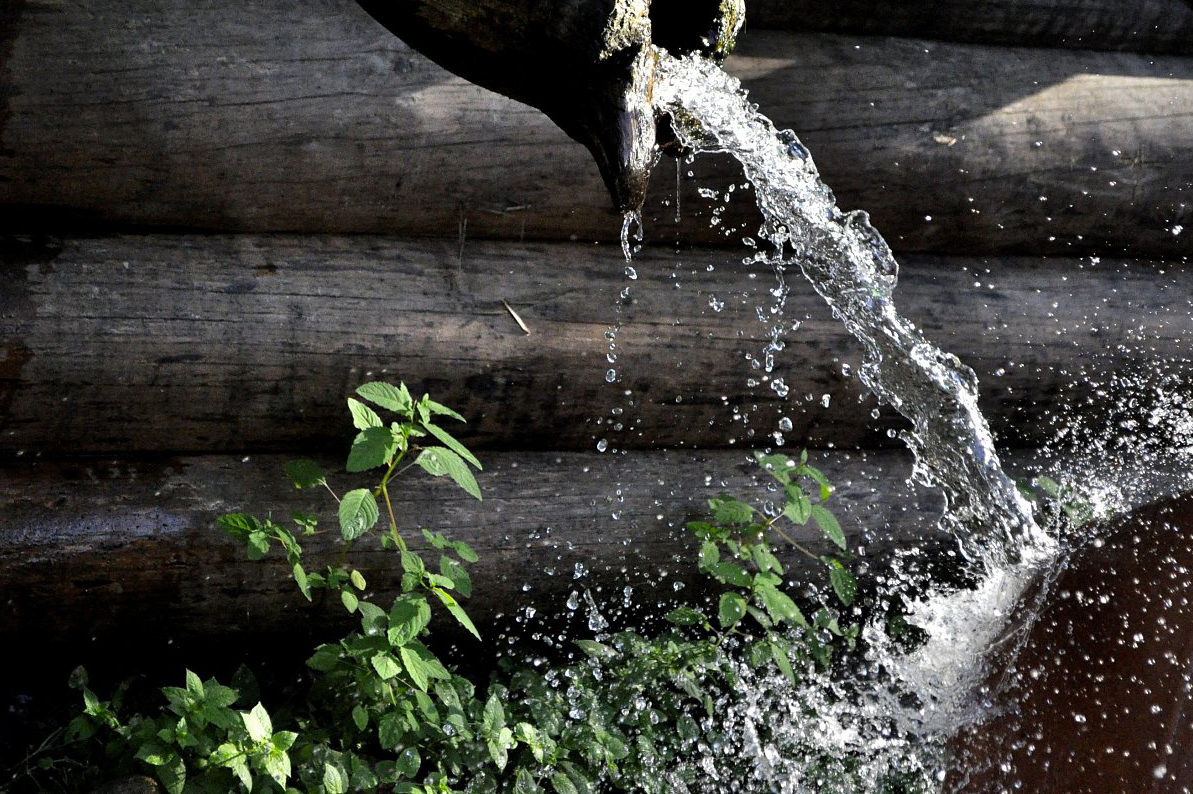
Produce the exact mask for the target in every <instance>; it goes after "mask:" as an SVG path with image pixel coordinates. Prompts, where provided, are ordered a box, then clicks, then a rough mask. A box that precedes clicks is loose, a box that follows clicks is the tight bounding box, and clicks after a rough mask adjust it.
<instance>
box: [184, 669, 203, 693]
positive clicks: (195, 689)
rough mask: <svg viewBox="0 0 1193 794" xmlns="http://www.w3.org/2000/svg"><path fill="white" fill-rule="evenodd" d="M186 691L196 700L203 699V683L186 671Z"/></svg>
mask: <svg viewBox="0 0 1193 794" xmlns="http://www.w3.org/2000/svg"><path fill="white" fill-rule="evenodd" d="M186 691H187V692H189V693H190V694H191V696H193V697H194V698H195V699H196V700H202V699H203V681H202V679H200V678H199V676H197V675H195V674H194V673H192V672H191V671H190V670H187V671H186Z"/></svg>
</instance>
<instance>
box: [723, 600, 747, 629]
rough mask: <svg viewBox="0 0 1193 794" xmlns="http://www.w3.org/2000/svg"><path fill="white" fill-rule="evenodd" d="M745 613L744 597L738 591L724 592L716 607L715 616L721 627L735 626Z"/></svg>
mask: <svg viewBox="0 0 1193 794" xmlns="http://www.w3.org/2000/svg"><path fill="white" fill-rule="evenodd" d="M745 614H746V599H744V598H742V597H741V595H740V594H738V593H724V594H723V595H722V596H721V602H720V604H719V605H718V607H717V618H718V619H719V620H720V621H721V626H722V627H723V628H730V627H732V626H736V625H737V624H738V623H739V622H740V621H741V619H742V618H743V617H745Z"/></svg>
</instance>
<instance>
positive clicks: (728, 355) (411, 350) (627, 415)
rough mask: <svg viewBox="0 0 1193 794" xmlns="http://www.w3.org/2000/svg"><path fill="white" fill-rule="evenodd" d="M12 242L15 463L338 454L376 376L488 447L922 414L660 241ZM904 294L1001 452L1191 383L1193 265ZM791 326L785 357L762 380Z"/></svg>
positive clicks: (956, 281) (745, 274)
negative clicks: (78, 457) (628, 256)
mask: <svg viewBox="0 0 1193 794" xmlns="http://www.w3.org/2000/svg"><path fill="white" fill-rule="evenodd" d="M0 250H2V252H3V254H2V257H0V258H2V260H3V265H0V275H2V277H3V279H4V282H5V287H4V289H3V290H2V291H0V455H2V456H8V457H10V458H11V457H13V456H18V455H24V456H27V457H34V456H42V455H51V456H52V455H62V454H82V453H90V454H100V453H111V454H127V453H135V452H154V453H165V454H179V453H183V452H221V451H222V452H229V451H236V450H248V451H253V452H262V451H268V450H277V451H282V450H286V451H291V450H296V451H300V452H301V451H311V450H312V449H315V448H322V449H335V450H339V449H341V448H342V445H343V444H344V442H345V439H347V438H349V437H350V434H351V433H352V429H351V426H350V424H349V422H348V415H347V411H346V410H344V402H343V400H344V398H345V397H346V396H347V395H349V394H350V393H351V392H352V390H353V389H354V388H355V387H356V386H357V385H359V384H360V383H362V382H365V381H367V380H370V379H378V378H388V379H392V380H399V379H400V380H405V381H406V382H407V383H409V384H410V385H411V387H412V388H414V389H416V390H418V391H420V392H421V391H428V392H431V393H432V394H433V395H434V396H435V397H436V398H437V399H439V400H441V401H443V402H445V403H447V404H450V405H453V406H455V407H456V408H457V409H459V410H460V411H461V412H462V413H463V414H464V415H465V416H467V417H468V419H469V425H468V426H467V427H466V428H463V429H462V430H461V436H462V437H463V438H465V439H466V440H467V441H468V442H469V443H471V444H475V445H477V446H478V447H486V448H492V447H498V448H507V449H508V448H519V449H528V448H538V449H556V450H568V449H570V450H591V449H593V448H594V446H595V445H596V444H597V442H598V441H599V440H602V439H604V440H605V441H606V442H607V443H608V444H609V445H610V446H611V447H613V448H615V449H619V448H671V447H680V446H687V447H701V448H716V447H729V446H735V445H736V446H741V445H745V444H750V443H752V441H758V440H760V439H764V438H768V437H769V436H770V434H771V433H773V432H775V431H776V430H777V429H778V427H779V422H780V419H781V418H782V417H786V418H787V419H789V420H790V422H791V425H792V427H791V429H790V430H789V431H787V432H786V433H785V434H784V435H785V437H786V440H787V442H788V443H791V444H799V445H809V446H826V445H837V446H868V447H871V446H890V445H894V444H897V443H898V442H897V441H894V440H892V438H891V437H889V436H891V435H893V433H894V431H895V430H896V429H899V428H901V427H903V426H904V423H903V421H902V420H901V419H900V418H898V417H897V416H896V415H895V414H894V413H893V412H891V411H889V410H885V409H884V410H883V411H881V412H879V414H878V416H877V417H876V418H871V411H873V410H874V409H875V407H876V406H875V402H874V400H873V399H872V398H870V399H867V398H866V397H865V396H864V394H865V393H864V390H863V389H862V387H861V385H860V383H859V382H858V380H857V378H856V377H855V375H854V374H853V373H856V372H857V371H858V363H859V347H858V345H857V344H856V343H855V342H854V341H853V340H852V338H851V337H849V335H848V334H847V333H846V332H845V330H844V327H843V326H842V325H841V323H839V322H838V321H836V320H834V319H833V318H832V317H831V316H830V314H829V312H828V311H827V309H826V308H825V307H824V306H823V304H822V301H821V300H820V299H819V298H818V297H816V296H815V295H814V294H813V293H812V292H811V289H810V288H809V287H808V286H807V285H806V284H805V282H804V281H803V279H802V277H801V276H799V275H798V274H794V273H792V274H788V276H787V280H788V282H789V284H790V287H791V294H790V296H789V298H788V300H787V304H786V306H785V309H784V312H783V315H782V318H781V319H779V318H776V317H775V316H772V315H771V314H770V308H771V307H772V306H773V305H775V303H776V300H775V298H774V297H772V295H771V294H770V292H769V290H770V289H772V288H773V287H774V286H775V283H776V282H775V276H774V274H773V273H772V271H771V269H770V268H769V266H766V265H745V264H742V263H741V262H740V261H739V260H738V259H737V257H736V255H734V254H731V253H728V252H724V251H717V250H704V251H699V250H693V251H686V252H681V253H675V252H673V251H669V250H663V251H660V250H658V249H647V250H645V251H643V252H642V253H641V254H640V255H639V256H638V258H637V259H636V260H635V261H634V267H635V268H636V273H637V275H638V278H637V279H636V280H631V279H629V278H627V277H626V275H624V274H623V270H624V267H625V263H624V261H623V260H621V254H620V251H618V250H615V249H614V248H613V247H609V246H603V247H602V246H582V245H566V244H551V245H548V244H528V245H516V244H509V243H478V242H473V241H469V242H466V243H465V244H464V245H463V246H461V245H459V244H457V243H454V242H453V243H439V242H427V241H395V240H390V239H386V238H374V237H338V238H335V237H313V236H312V237H287V236H277V237H272V236H267V237H252V236H231V237H226V236H170V235H155V236H125V237H112V238H102V239H71V240H66V241H62V242H59V243H47V242H45V241H40V242H39V241H34V240H24V241H22V240H19V239H15V238H12V239H10V240H9V241H8V245H7V247H4V248H2V249H0ZM901 282H902V283H901V285H900V287H899V289H898V291H897V293H896V295H897V298H898V303H899V305H900V306H901V307H902V309H903V311H904V313H905V314H906V315H907V316H908V317H909V318H910V319H911V320H912V321H914V322H916V323H917V324H918V325H919V326H920V327H921V328H922V329H923V330H924V332H925V334H926V335H927V336H928V338H929V339H931V340H933V341H935V342H936V343H937V344H939V345H940V346H941V347H943V348H944V349H946V350H949V351H951V352H954V353H956V354H957V355H958V356H960V357H961V359H962V360H963V361H965V362H966V363H968V364H969V365H971V366H972V367H974V368H975V370H976V371H977V372H978V374H979V376H980V377H981V378H982V381H983V383H982V395H983V402H982V406H983V408H984V410H985V411H986V413H987V415H988V416H989V418H990V419H991V421H992V423H993V427H994V429H995V430H996V432H997V433H999V434H1000V436H1001V439H1002V442H1003V443H1004V444H1008V445H1013V446H1035V445H1038V444H1041V443H1045V442H1047V441H1049V440H1050V439H1052V438H1053V436H1054V435H1055V434H1056V433H1057V431H1058V429H1060V428H1064V427H1070V426H1072V425H1073V424H1074V422H1075V421H1076V419H1077V418H1078V417H1079V416H1084V417H1086V418H1087V419H1090V418H1092V419H1094V420H1095V421H1096V422H1101V421H1102V420H1103V418H1104V417H1105V415H1106V414H1107V412H1110V411H1117V410H1119V409H1120V407H1122V410H1127V411H1133V412H1136V413H1140V414H1142V413H1146V412H1147V411H1149V410H1150V408H1149V407H1147V406H1148V405H1150V403H1148V402H1147V400H1144V403H1146V404H1147V405H1144V406H1143V407H1123V406H1128V405H1129V406H1138V402H1137V400H1138V396H1137V394H1135V393H1128V391H1129V390H1128V388H1127V387H1126V386H1124V385H1123V384H1131V386H1132V388H1134V389H1135V390H1136V391H1138V392H1139V393H1140V394H1142V393H1143V386H1144V385H1145V381H1146V380H1147V378H1146V377H1145V375H1146V374H1147V373H1154V374H1155V375H1156V377H1168V378H1173V377H1177V376H1179V375H1180V374H1181V373H1182V372H1186V373H1187V372H1188V340H1189V339H1190V338H1193V337H1191V335H1193V318H1191V317H1190V315H1189V311H1188V304H1187V300H1188V295H1189V294H1193V274H1191V273H1190V272H1189V271H1188V270H1186V269H1182V268H1166V267H1165V266H1162V265H1149V264H1144V263H1138V262H1127V261H1121V262H1120V261H1109V260H1103V261H1101V262H1100V263H1097V264H1094V263H1091V262H1089V261H1079V260H1061V259H1057V260H1046V259H1023V258H1006V259H993V258H991V259H974V258H970V259H963V258H933V257H908V258H907V259H906V261H905V266H904V269H903V274H902V278H901ZM623 290H625V291H626V292H625V296H624V297H622V295H621V293H622V291H623ZM503 301H504V302H505V303H508V305H509V307H510V308H511V309H513V311H514V312H516V313H517V315H518V317H519V318H520V319H521V320H522V321H523V322H524V323H525V324H526V326H527V328H528V329H529V330H530V331H531V333H530V334H529V335H527V334H525V333H523V331H522V330H521V329H520V327H519V325H518V323H517V321H516V320H515V318H514V317H513V316H512V315H511V313H510V311H508V310H507V309H506V306H505V303H503ZM718 308H719V309H720V310H719V311H718V310H717V309H718ZM760 315H761V317H762V318H763V319H764V320H765V322H760V321H759V316H760ZM797 322H798V323H799V324H800V327H799V329H798V330H797V331H790V330H789V329H790V328H791V326H792V325H793V324H794V323H797ZM618 324H620V329H619V330H617V332H616V335H615V340H614V341H615V345H616V346H615V348H614V350H613V353H614V354H615V355H616V357H617V359H616V361H615V363H613V364H610V363H609V361H608V360H607V356H608V355H609V353H610V342H609V340H608V339H607V338H606V333H607V332H610V331H612V330H613V329H614V328H615V326H616V325H618ZM776 324H779V325H781V326H783V327H784V328H787V329H788V331H787V332H786V333H784V335H783V338H784V339H785V340H786V343H787V344H786V347H785V349H784V350H782V351H780V352H778V353H776V354H775V358H774V362H775V363H774V371H773V372H772V373H770V374H768V373H766V372H765V369H764V368H763V367H761V366H760V362H762V361H764V360H765V353H764V351H765V348H766V347H767V345H768V343H769V340H770V336H769V332H770V329H771V328H772V326H774V325H776ZM610 369H613V370H615V373H616V375H615V382H614V383H609V382H607V380H606V378H607V373H608V370H610ZM847 373H848V374H847ZM771 378H781V379H783V381H784V385H786V386H787V387H788V388H789V389H790V393H789V394H788V395H787V397H786V398H780V397H779V395H778V393H777V391H776V390H775V389H774V388H773V386H774V384H773V383H772V381H771V380H770V379H771ZM779 390H780V391H781V390H782V389H779ZM1168 391H1169V392H1171V391H1172V389H1168ZM1178 391H1179V388H1178ZM1157 394H1159V393H1158V392H1157ZM1131 400H1136V402H1131Z"/></svg>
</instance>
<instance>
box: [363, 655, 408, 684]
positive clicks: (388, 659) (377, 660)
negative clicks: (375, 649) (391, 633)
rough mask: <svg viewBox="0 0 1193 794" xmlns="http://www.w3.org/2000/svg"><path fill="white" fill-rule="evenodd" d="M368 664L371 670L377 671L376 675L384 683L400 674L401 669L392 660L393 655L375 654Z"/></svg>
mask: <svg viewBox="0 0 1193 794" xmlns="http://www.w3.org/2000/svg"><path fill="white" fill-rule="evenodd" d="M369 664H371V665H373V669H374V670H376V671H377V675H379V676H381V678H382V679H383V680H385V681H388V680H389V679H391V678H393V677H394V676H396V675H398V674H399V673H401V672H402V668H401V667H399V666H398V662H397V660H396V659H394V657H393V654H390V653H385V652H381V653H377V654H374V655H373V657H372V658H371V659H369Z"/></svg>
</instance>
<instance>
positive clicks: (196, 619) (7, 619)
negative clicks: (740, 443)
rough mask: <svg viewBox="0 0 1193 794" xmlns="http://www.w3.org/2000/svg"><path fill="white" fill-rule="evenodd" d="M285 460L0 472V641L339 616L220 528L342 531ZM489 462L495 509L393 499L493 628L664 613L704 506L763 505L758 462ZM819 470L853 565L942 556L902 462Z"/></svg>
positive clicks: (410, 495) (687, 563)
mask: <svg viewBox="0 0 1193 794" xmlns="http://www.w3.org/2000/svg"><path fill="white" fill-rule="evenodd" d="M819 457H820V456H817V459H819ZM284 460H285V458H281V457H269V456H253V457H249V458H243V459H242V458H240V457H218V456H206V457H198V458H174V459H168V460H159V461H156V462H153V461H142V462H135V461H129V460H105V459H92V460H84V461H73V462H59V463H50V462H38V463H29V464H25V465H6V466H4V467H0V506H2V507H3V510H2V511H0V516H2V518H0V570H3V571H4V576H3V577H0V603H3V604H5V605H6V608H5V609H4V610H2V611H0V636H5V637H6V638H8V639H10V640H11V639H12V638H14V637H15V636H18V635H20V636H26V637H32V636H38V637H56V638H58V639H63V638H66V637H75V638H96V639H97V640H102V639H103V638H104V637H105V636H108V635H112V634H120V633H122V632H125V633H126V632H127V631H128V629H129V628H130V627H133V626H135V627H136V631H137V632H141V633H144V634H145V635H146V636H155V637H166V636H176V637H181V636H185V635H194V634H219V633H223V632H225V631H227V632H244V633H249V632H254V633H255V632H263V633H269V632H281V631H286V630H293V629H296V628H299V627H301V625H302V622H303V621H304V620H307V619H310V618H311V617H313V616H319V617H320V619H323V620H325V619H326V618H327V617H329V616H336V615H339V614H340V613H341V612H342V609H341V608H340V607H339V606H338V604H337V605H322V604H316V605H308V604H307V603H306V602H305V601H304V600H303V599H302V597H301V595H299V594H298V593H297V592H296V591H295V588H294V585H293V582H292V580H291V579H290V570H289V567H288V566H287V565H286V564H285V561H284V559H279V560H275V562H274V563H272V564H271V563H262V562H250V561H248V560H247V559H246V558H245V555H244V549H243V548H242V547H240V546H239V544H237V543H235V542H234V541H232V540H230V539H228V538H226V537H225V536H224V535H223V533H222V532H221V531H219V530H218V529H217V528H216V527H215V525H214V521H215V518H216V517H217V516H218V515H219V514H221V513H223V512H229V511H244V512H250V513H256V514H258V515H265V514H267V513H269V512H272V514H273V516H274V517H275V519H281V518H285V517H287V516H289V515H290V513H291V511H292V510H303V511H313V512H318V513H319V514H321V515H323V516H324V517H325V520H326V521H330V522H331V526H332V527H334V526H335V518H334V502H332V501H331V497H330V496H329V495H328V494H327V493H325V492H324V491H322V490H319V491H318V492H312V491H301V492H300V491H296V490H295V489H294V488H293V487H292V486H291V485H289V483H288V482H287V481H286V480H285V477H284V475H283V474H282V472H281V465H282V462H283V461H284ZM482 462H483V463H485V464H486V465H485V471H484V472H482V473H481V474H479V475H478V480H479V482H480V485H481V488H482V489H483V492H484V495H485V500H484V501H483V502H476V501H475V500H473V499H472V498H471V497H469V496H467V495H465V494H464V493H463V492H462V491H460V490H459V489H457V488H455V486H453V485H451V484H449V483H446V482H445V481H439V480H432V479H431V478H429V477H426V476H423V475H421V473H418V474H412V475H411V476H410V477H409V478H406V479H403V480H402V482H404V483H409V485H408V486H407V485H403V486H402V487H399V488H395V489H394V492H393V496H395V497H396V500H395V502H394V510H395V514H396V516H397V519H398V521H399V523H400V525H401V528H402V532H403V533H404V535H405V537H406V538H407V539H408V540H409V541H410V542H411V544H412V546H414V547H417V548H423V547H424V546H425V544H424V543H423V541H422V538H421V537H420V536H419V533H418V528H419V527H427V528H431V529H437V530H440V531H443V532H445V533H446V534H448V535H449V536H450V537H452V538H453V539H456V540H464V541H466V542H468V543H469V544H471V545H472V546H473V547H474V548H475V549H476V551H477V553H478V554H479V555H480V558H481V561H480V562H479V563H478V564H477V565H476V566H475V567H474V568H473V583H474V590H475V592H476V593H477V594H478V595H477V596H476V597H475V599H474V601H473V605H472V606H470V608H469V609H470V612H472V613H474V616H475V617H476V618H477V619H478V620H480V621H482V622H489V621H491V620H493V619H494V618H495V617H496V616H498V615H500V614H502V613H504V614H505V615H507V616H513V615H514V614H515V613H517V612H519V610H521V609H522V607H524V606H535V605H537V606H538V608H539V609H540V610H542V611H543V612H544V613H548V612H549V613H552V614H553V615H555V616H556V617H557V616H558V615H559V614H562V613H563V612H564V606H563V602H564V600H565V599H566V598H567V596H568V594H569V593H570V592H572V591H582V590H583V589H584V588H592V589H593V590H594V593H595V594H596V595H597V597H598V600H599V601H601V602H605V601H612V600H615V601H616V602H618V603H620V602H621V601H622V598H623V596H624V595H625V594H624V592H623V588H624V587H632V588H633V589H634V591H633V593H632V594H631V596H630V597H631V598H632V601H633V603H634V604H636V605H638V607H639V608H646V609H650V608H651V605H652V604H653V603H654V602H655V601H656V600H657V599H659V598H660V597H662V596H664V595H666V594H671V596H672V597H674V593H675V592H676V590H677V589H678V588H680V587H682V586H683V583H690V582H692V581H693V580H694V578H695V577H694V574H695V568H694V566H693V564H692V559H693V557H692V546H691V544H690V543H689V542H688V541H687V536H688V533H687V532H686V530H685V529H684V528H683V524H684V522H685V521H686V520H692V519H695V518H699V517H702V516H703V515H704V511H705V510H706V509H707V508H706V500H707V499H708V498H710V497H713V496H717V495H719V494H721V493H722V492H725V491H729V492H732V493H735V494H739V495H742V496H749V495H750V494H754V495H759V494H761V495H762V496H765V494H766V493H767V491H766V490H763V489H762V488H760V486H759V485H758V476H759V471H758V468H757V465H756V464H754V463H753V462H752V461H750V460H748V455H747V454H746V453H745V451H740V452H716V453H710V454H704V455H694V454H691V453H662V452H659V453H654V452H646V453H634V454H628V455H599V454H597V453H583V454H554V453H537V454H535V453H493V454H490V455H486V456H484V458H483V461H482ZM821 463H822V465H823V467H824V470H825V472H826V473H827V474H828V475H829V477H830V478H831V479H832V481H833V482H834V484H835V485H836V487H837V489H838V490H837V494H836V496H835V497H834V499H835V500H836V501H837V503H838V505H837V507H836V509H837V510H838V512H839V515H840V517H841V520H842V526H843V528H845V530H846V531H847V533H848V535H849V537H850V543H851V546H852V547H854V548H855V549H856V548H857V547H858V546H864V547H865V552H864V553H865V554H867V555H870V556H874V555H879V554H881V553H882V551H883V550H884V549H888V550H889V549H890V548H891V547H892V545H894V544H911V543H913V542H928V539H930V538H931V536H932V530H933V523H934V522H935V520H936V517H937V516H938V513H939V509H940V502H939V499H938V498H937V497H936V496H935V495H934V494H932V493H931V492H925V493H919V494H916V493H912V492H910V491H909V490H908V488H907V487H906V486H905V485H904V483H903V481H904V480H905V479H906V477H907V476H908V474H909V470H910V466H909V463H908V458H907V456H906V455H905V454H903V453H889V452H888V453H878V454H874V455H873V456H871V457H864V456H858V455H856V454H854V455H851V454H848V453H838V454H835V455H833V456H830V457H827V458H826V459H825V460H823V461H822V462H821ZM328 465H329V466H331V465H333V464H332V463H331V462H328ZM329 471H330V469H329ZM761 477H762V478H763V479H764V480H765V479H769V478H768V477H766V475H765V474H762V475H761ZM352 481H353V480H351V479H347V475H342V474H341V475H339V476H338V477H333V480H332V482H333V486H334V487H336V488H337V490H340V491H341V492H342V489H346V488H347V487H349V486H348V485H347V483H349V482H352ZM364 484H367V483H365V482H363V481H362V482H360V485H364ZM352 487H356V486H352ZM287 520H288V519H287ZM814 533H815V530H813V529H808V530H807V531H805V532H803V533H802V534H800V536H799V539H801V540H804V541H806V542H808V543H809V544H810V545H811V546H812V547H814V548H818V549H821V548H823V549H825V550H826V551H827V548H826V547H825V546H824V541H823V540H822V539H818V537H817V536H816V534H814ZM303 543H304V545H305V546H306V547H307V548H306V551H307V554H308V556H309V558H310V560H309V563H308V568H309V569H310V570H320V566H321V565H327V564H329V563H331V562H332V561H333V560H334V557H335V553H334V550H335V542H334V536H316V537H315V538H311V539H308V540H304V541H303ZM353 554H354V559H355V560H358V561H359V562H358V565H359V567H360V568H361V570H362V571H363V572H364V573H365V575H366V577H367V579H368V581H369V582H370V584H371V588H372V590H371V592H377V593H379V594H380V595H379V596H378V598H383V597H385V596H386V594H392V592H393V589H394V587H395V586H396V584H397V581H398V580H399V579H400V570H397V567H396V566H395V564H394V560H393V553H392V552H384V551H382V550H381V549H380V548H379V546H378V545H377V544H376V543H366V544H363V545H361V546H360V547H359V548H357V549H356V550H354V552H353ZM785 556H786V558H787V559H792V560H793V555H792V554H785ZM434 559H435V558H432V562H434ZM793 575H794V574H793ZM809 576H810V578H811V575H809ZM816 581H819V578H818V577H817V578H816ZM677 582H678V583H679V584H678V585H677V584H676V583H677ZM540 617H541V618H542V617H546V614H544V615H541V616H540Z"/></svg>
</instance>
